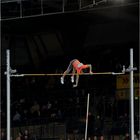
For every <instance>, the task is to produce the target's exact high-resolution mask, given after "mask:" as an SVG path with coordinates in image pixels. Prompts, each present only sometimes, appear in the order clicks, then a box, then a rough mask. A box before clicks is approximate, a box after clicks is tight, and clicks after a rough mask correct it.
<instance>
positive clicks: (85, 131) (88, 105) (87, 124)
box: [85, 93, 90, 140]
mask: <svg viewBox="0 0 140 140" xmlns="http://www.w3.org/2000/svg"><path fill="white" fill-rule="evenodd" d="M89 95H90V94H89V93H88V97H87V114H86V128H85V140H87V128H88V114H89Z"/></svg>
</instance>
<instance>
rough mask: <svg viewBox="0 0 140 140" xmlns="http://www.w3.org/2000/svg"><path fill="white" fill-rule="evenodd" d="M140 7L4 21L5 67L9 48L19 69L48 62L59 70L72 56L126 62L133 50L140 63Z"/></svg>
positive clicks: (92, 10) (99, 8) (129, 5)
mask: <svg viewBox="0 0 140 140" xmlns="http://www.w3.org/2000/svg"><path fill="white" fill-rule="evenodd" d="M138 7H139V4H138V3H134V4H128V5H125V6H124V5H123V6H113V7H112V6H109V7H102V6H101V7H97V8H92V7H90V8H89V9H85V10H83V11H75V12H67V13H61V14H53V15H43V16H37V17H30V18H19V19H13V20H3V21H2V64H3V65H5V51H6V49H7V48H9V49H10V50H11V58H12V60H11V61H12V65H16V66H26V65H31V66H35V67H38V66H40V65H41V66H42V65H44V62H45V63H53V62H54V63H55V65H56V66H57V65H59V63H56V62H55V61H56V60H57V61H58V62H59V61H60V60H61V61H62V62H63V61H64V58H67V57H68V56H70V57H69V58H72V57H76V56H77V57H80V58H82V56H84V57H86V59H87V60H89V59H90V61H92V62H93V63H94V61H95V60H94V59H96V61H95V63H98V62H99V61H100V60H101V61H103V60H102V59H103V58H102V57H106V59H110V58H111V57H114V58H115V57H118V54H119V56H120V58H119V59H122V58H123V56H124V54H126V53H129V48H130V47H134V48H136V49H135V51H136V54H137V59H138V34H139V32H138V29H139V24H138V20H139V13H138V9H139V8H138ZM85 55H86V56H85ZM97 56H98V57H97ZM125 56H126V55H125ZM98 58H99V61H97V59H98ZM91 59H92V60H91ZM112 59H113V58H112ZM124 59H125V58H124ZM126 59H127V58H126ZM50 60H51V62H49V61H50ZM137 61H138V60H137ZM99 63H100V62H99Z"/></svg>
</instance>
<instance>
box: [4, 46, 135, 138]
mask: <svg viewBox="0 0 140 140" xmlns="http://www.w3.org/2000/svg"><path fill="white" fill-rule="evenodd" d="M136 69H137V68H134V67H133V49H132V48H131V49H130V66H129V68H127V69H125V67H123V70H122V72H120V73H115V72H100V73H92V74H90V73H84V74H80V75H121V74H125V72H129V73H130V112H131V140H134V85H133V71H134V70H136ZM5 74H6V78H7V86H6V87H7V140H11V133H10V129H11V122H10V120H11V119H10V113H11V110H10V88H11V87H10V83H11V79H10V78H11V77H23V76H60V75H62V74H61V73H58V74H57V73H54V74H53V73H52V74H16V70H12V69H11V67H10V50H6V72H5ZM67 75H72V74H67ZM88 110H89V94H88V98H87V115H86V129H85V140H87V127H88Z"/></svg>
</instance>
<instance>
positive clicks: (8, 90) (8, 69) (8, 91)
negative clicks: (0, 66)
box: [6, 50, 11, 140]
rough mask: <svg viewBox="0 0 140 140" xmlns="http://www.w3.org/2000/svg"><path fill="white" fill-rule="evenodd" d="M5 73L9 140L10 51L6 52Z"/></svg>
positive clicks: (8, 133) (9, 135) (8, 134)
mask: <svg viewBox="0 0 140 140" xmlns="http://www.w3.org/2000/svg"><path fill="white" fill-rule="evenodd" d="M6 65H7V69H6V73H7V140H10V137H11V134H10V50H6Z"/></svg>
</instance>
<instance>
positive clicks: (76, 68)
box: [60, 59, 93, 87]
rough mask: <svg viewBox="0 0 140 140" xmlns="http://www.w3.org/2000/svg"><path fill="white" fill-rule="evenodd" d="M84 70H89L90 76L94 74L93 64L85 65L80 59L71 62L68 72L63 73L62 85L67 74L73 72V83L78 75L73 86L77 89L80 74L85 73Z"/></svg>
mask: <svg viewBox="0 0 140 140" xmlns="http://www.w3.org/2000/svg"><path fill="white" fill-rule="evenodd" d="M84 69H89V74H92V73H93V72H92V66H91V64H83V63H81V62H80V61H79V60H78V59H73V60H71V61H70V64H69V66H68V68H67V70H66V71H65V72H64V73H63V75H62V77H61V79H60V80H61V84H64V78H65V76H66V74H68V73H70V71H71V70H72V75H71V82H72V83H74V75H76V83H75V84H74V85H73V87H77V86H78V82H79V74H81V73H83V70H84Z"/></svg>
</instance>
